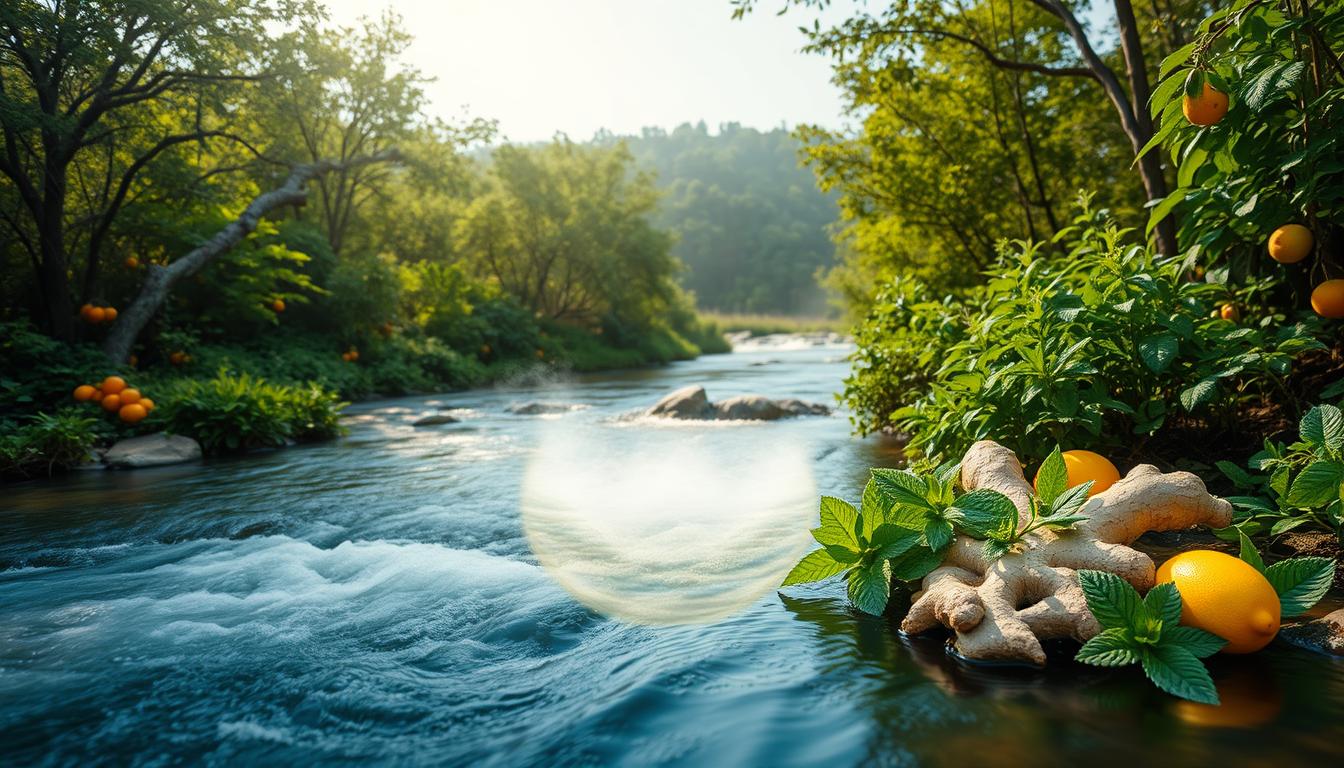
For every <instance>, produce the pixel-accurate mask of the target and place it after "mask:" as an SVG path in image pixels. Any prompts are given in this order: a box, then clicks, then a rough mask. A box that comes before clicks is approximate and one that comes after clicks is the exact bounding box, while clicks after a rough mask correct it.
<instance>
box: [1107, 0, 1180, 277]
mask: <svg viewBox="0 0 1344 768" xmlns="http://www.w3.org/2000/svg"><path fill="white" fill-rule="evenodd" d="M1115 18H1116V22H1117V24H1118V25H1119V27H1120V52H1121V54H1123V56H1124V57H1125V74H1126V75H1128V77H1129V93H1130V105H1131V109H1132V110H1133V112H1134V123H1135V125H1136V126H1137V128H1138V132H1139V138H1142V139H1143V141H1142V143H1140V144H1139V147H1140V148H1141V147H1143V145H1144V144H1147V143H1148V140H1149V139H1151V138H1152V137H1153V120H1152V117H1151V116H1150V115H1149V113H1148V99H1149V97H1150V96H1151V91H1150V90H1149V88H1148V64H1147V62H1145V61H1144V60H1143V41H1142V40H1141V39H1140V38H1139V22H1138V20H1137V19H1136V18H1135V17H1134V6H1133V5H1132V4H1131V3H1130V0H1115ZM1139 166H1140V174H1141V175H1142V177H1143V188H1144V191H1146V192H1147V193H1148V199H1149V200H1154V199H1157V198H1159V197H1166V194H1167V180H1166V177H1164V176H1163V175H1162V153H1160V152H1149V153H1148V154H1146V155H1144V156H1143V159H1142V160H1140V161H1139ZM1153 182H1157V183H1156V185H1154V184H1153ZM1156 234H1157V246H1158V250H1159V251H1161V252H1162V253H1164V254H1167V255H1168V256H1170V255H1172V254H1174V253H1176V220H1175V218H1174V217H1173V216H1167V217H1165V218H1163V219H1162V221H1161V222H1159V223H1158V225H1157V230H1156Z"/></svg>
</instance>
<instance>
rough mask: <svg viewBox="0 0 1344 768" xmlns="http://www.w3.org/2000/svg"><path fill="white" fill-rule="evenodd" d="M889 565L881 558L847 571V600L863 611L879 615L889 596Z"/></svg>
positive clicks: (885, 607) (883, 609)
mask: <svg viewBox="0 0 1344 768" xmlns="http://www.w3.org/2000/svg"><path fill="white" fill-rule="evenodd" d="M890 574H891V566H889V565H887V561H886V560H883V559H881V558H878V559H877V560H874V561H873V562H872V563H870V564H869V565H864V566H860V567H858V568H855V569H854V570H852V571H850V572H849V601H850V602H852V603H853V604H854V607H856V608H858V609H859V610H860V611H863V612H864V613H871V614H872V615H874V616H881V615H882V612H883V611H885V610H886V609H887V598H889V597H890V596H891V576H890Z"/></svg>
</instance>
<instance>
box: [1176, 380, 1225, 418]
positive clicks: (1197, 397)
mask: <svg viewBox="0 0 1344 768" xmlns="http://www.w3.org/2000/svg"><path fill="white" fill-rule="evenodd" d="M1217 392H1218V380H1217V379H1216V378H1213V377H1207V378H1204V379H1200V380H1199V381H1198V382H1196V383H1195V385H1194V386H1192V387H1187V388H1185V389H1183V390H1181V405H1182V406H1183V407H1184V408H1185V410H1187V411H1194V410H1195V409H1196V408H1198V407H1199V406H1201V405H1203V404H1205V403H1207V402H1209V401H1210V400H1212V399H1213V396H1214V395H1215V394H1216V393H1217Z"/></svg>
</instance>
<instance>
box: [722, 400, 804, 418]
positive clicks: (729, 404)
mask: <svg viewBox="0 0 1344 768" xmlns="http://www.w3.org/2000/svg"><path fill="white" fill-rule="evenodd" d="M714 411H715V413H716V415H717V417H718V418H720V419H728V420H731V421H742V420H747V421H774V420H775V419H778V418H780V417H782V416H789V415H792V414H790V413H789V412H788V411H786V410H784V409H783V408H780V407H779V404H778V403H776V402H775V401H774V400H771V399H770V398H768V397H765V396H764V395H738V396H736V397H730V398H728V399H727V400H721V401H719V402H718V403H716V404H715V406H714Z"/></svg>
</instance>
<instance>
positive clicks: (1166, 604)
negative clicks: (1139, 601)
mask: <svg viewBox="0 0 1344 768" xmlns="http://www.w3.org/2000/svg"><path fill="white" fill-rule="evenodd" d="M1143 607H1144V610H1146V611H1148V615H1149V616H1152V617H1154V618H1156V619H1160V620H1161V621H1162V626H1163V628H1164V631H1165V629H1169V628H1171V627H1174V626H1176V625H1177V624H1180V623H1181V593H1180V592H1177V591H1176V585H1175V584H1173V583H1171V582H1170V581H1168V582H1165V583H1163V584H1158V585H1157V586H1155V587H1153V588H1152V589H1150V590H1148V594H1146V595H1144V596H1143Z"/></svg>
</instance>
